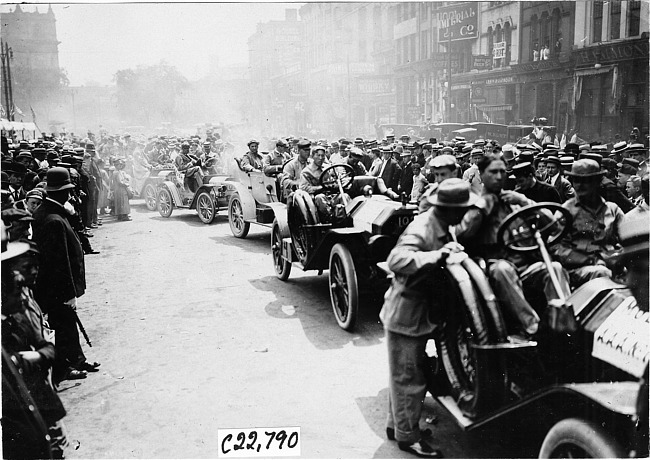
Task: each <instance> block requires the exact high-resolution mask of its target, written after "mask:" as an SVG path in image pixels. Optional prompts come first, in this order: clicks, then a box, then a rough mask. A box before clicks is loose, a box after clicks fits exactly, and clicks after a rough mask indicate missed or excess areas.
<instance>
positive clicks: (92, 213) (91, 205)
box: [86, 187, 99, 224]
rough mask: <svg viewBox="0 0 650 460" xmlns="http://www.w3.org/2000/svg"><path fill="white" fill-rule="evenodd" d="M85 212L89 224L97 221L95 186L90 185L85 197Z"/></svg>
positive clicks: (97, 199) (97, 196)
mask: <svg viewBox="0 0 650 460" xmlns="http://www.w3.org/2000/svg"><path fill="white" fill-rule="evenodd" d="M86 200H87V201H86V206H87V208H86V214H87V216H88V221H89V222H90V223H91V224H96V223H97V203H98V201H99V192H98V190H97V189H96V188H95V187H90V189H89V190H88V197H87V199H86Z"/></svg>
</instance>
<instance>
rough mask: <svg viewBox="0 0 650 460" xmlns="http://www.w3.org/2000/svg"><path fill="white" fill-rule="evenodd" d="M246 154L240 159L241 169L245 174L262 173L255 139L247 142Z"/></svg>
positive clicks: (260, 157)
mask: <svg viewBox="0 0 650 460" xmlns="http://www.w3.org/2000/svg"><path fill="white" fill-rule="evenodd" d="M246 145H248V152H246V153H245V154H244V156H243V157H242V159H241V168H242V169H243V170H244V171H246V172H254V171H256V172H262V167H263V165H262V161H263V159H262V156H261V155H260V154H259V153H257V148H258V147H259V145H260V143H259V142H257V141H256V140H255V139H251V140H250V141H248V144H246Z"/></svg>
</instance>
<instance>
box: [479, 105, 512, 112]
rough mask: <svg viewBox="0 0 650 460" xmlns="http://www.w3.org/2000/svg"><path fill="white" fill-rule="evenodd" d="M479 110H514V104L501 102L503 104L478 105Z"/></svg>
mask: <svg viewBox="0 0 650 460" xmlns="http://www.w3.org/2000/svg"><path fill="white" fill-rule="evenodd" d="M477 108H478V109H479V110H482V111H483V112H501V111H506V110H512V104H501V105H479V106H477Z"/></svg>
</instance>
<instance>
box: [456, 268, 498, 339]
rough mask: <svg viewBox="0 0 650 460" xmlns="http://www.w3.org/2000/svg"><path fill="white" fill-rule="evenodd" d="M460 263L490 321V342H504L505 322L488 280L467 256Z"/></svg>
mask: <svg viewBox="0 0 650 460" xmlns="http://www.w3.org/2000/svg"><path fill="white" fill-rule="evenodd" d="M461 265H462V266H463V268H464V269H465V271H467V273H468V274H469V277H470V278H471V279H472V284H473V285H474V287H475V288H476V290H477V291H478V293H479V294H480V295H479V296H478V298H479V301H480V302H481V305H482V307H483V309H484V312H485V316H486V318H487V319H488V321H489V322H490V324H489V331H488V332H489V337H490V340H491V341H492V343H505V342H507V341H508V331H507V329H506V323H505V321H504V319H503V315H502V314H501V308H500V307H499V304H498V303H497V299H496V296H495V295H494V291H492V287H491V286H490V282H489V281H488V279H487V277H486V276H485V273H483V270H481V268H480V267H479V266H478V265H477V264H476V262H474V261H473V260H472V259H470V258H469V257H468V258H467V259H465V260H463V261H462V263H461Z"/></svg>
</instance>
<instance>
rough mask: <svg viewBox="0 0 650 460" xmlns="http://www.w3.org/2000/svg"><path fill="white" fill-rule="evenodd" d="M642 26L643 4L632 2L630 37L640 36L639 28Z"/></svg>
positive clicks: (629, 17) (630, 6) (629, 18)
mask: <svg viewBox="0 0 650 460" xmlns="http://www.w3.org/2000/svg"><path fill="white" fill-rule="evenodd" d="M640 25H641V2H640V1H630V2H629V3H628V28H627V35H628V37H635V36H637V35H639V27H640Z"/></svg>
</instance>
